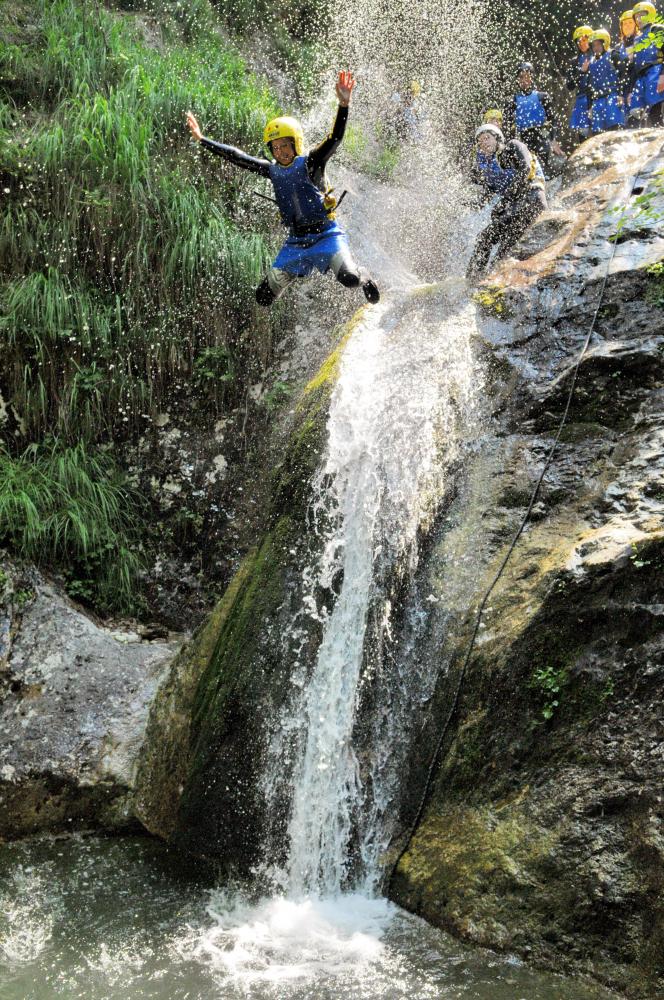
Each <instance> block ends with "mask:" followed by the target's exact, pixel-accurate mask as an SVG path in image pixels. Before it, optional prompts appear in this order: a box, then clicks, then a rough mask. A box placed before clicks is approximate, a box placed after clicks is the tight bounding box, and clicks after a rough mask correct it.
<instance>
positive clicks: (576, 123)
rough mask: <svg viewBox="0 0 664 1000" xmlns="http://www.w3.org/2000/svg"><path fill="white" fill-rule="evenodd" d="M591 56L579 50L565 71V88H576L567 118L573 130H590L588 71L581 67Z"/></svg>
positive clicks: (586, 131)
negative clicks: (572, 104) (574, 98)
mask: <svg viewBox="0 0 664 1000" xmlns="http://www.w3.org/2000/svg"><path fill="white" fill-rule="evenodd" d="M590 58H592V55H591V53H590V52H579V53H578V54H577V55H576V56H575V57H574V59H573V61H572V64H571V66H570V67H569V69H568V71H567V77H566V80H567V89H568V90H576V92H577V97H576V101H575V102H574V107H573V108H572V114H571V115H570V119H569V127H570V128H571V129H573V131H575V132H585V133H588V132H589V131H590V95H589V81H588V73H587V72H586V73H584V72H582V70H581V67H582V66H583V64H584V63H585V61H586V60H587V59H590Z"/></svg>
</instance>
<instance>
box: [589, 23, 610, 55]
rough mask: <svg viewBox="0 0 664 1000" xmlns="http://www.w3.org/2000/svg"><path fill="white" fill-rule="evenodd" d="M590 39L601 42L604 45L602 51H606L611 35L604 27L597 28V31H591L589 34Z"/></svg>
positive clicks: (608, 47)
mask: <svg viewBox="0 0 664 1000" xmlns="http://www.w3.org/2000/svg"><path fill="white" fill-rule="evenodd" d="M590 41H591V43H592V42H601V43H602V45H603V46H604V51H605V52H607V51H608V49H610V48H611V35H610V34H609V33H608V31H607V30H606V28H598V29H597V31H593V33H592V35H591V36H590Z"/></svg>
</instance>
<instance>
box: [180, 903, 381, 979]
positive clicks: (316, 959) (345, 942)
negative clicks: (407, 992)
mask: <svg viewBox="0 0 664 1000" xmlns="http://www.w3.org/2000/svg"><path fill="white" fill-rule="evenodd" d="M208 912H209V915H210V917H211V918H212V920H213V924H212V926H211V927H209V928H208V929H207V930H204V931H202V932H196V933H194V935H193V938H192V939H190V940H189V941H188V942H187V948H186V950H187V951H188V952H189V954H193V955H194V956H195V957H196V958H198V959H203V960H207V961H209V962H210V963H211V965H212V966H213V968H215V969H216V970H218V971H219V972H222V973H223V976H224V978H229V979H231V980H232V981H233V982H234V983H236V984H241V985H243V986H244V987H245V988H246V987H250V986H252V985H254V984H256V983H265V984H268V985H277V984H281V983H295V982H297V983H301V984H303V983H312V982H316V981H318V980H320V979H324V980H326V981H329V980H334V979H338V978H347V977H348V976H349V975H352V976H361V975H362V973H363V971H364V970H366V968H367V967H368V966H369V965H371V964H373V963H376V962H377V961H379V960H380V959H381V958H382V957H383V956H384V946H383V944H382V938H383V937H384V935H385V932H386V930H387V928H388V926H389V924H390V922H391V919H392V916H393V913H394V907H393V906H392V905H391V904H390V903H388V902H387V901H386V900H384V899H369V898H367V897H366V896H363V895H359V894H354V893H352V894H347V895H340V896H336V897H328V898H320V897H316V896H309V897H306V898H302V899H287V898H285V897H274V898H271V899H263V900H261V901H260V902H258V903H255V904H250V903H248V902H246V901H243V900H242V898H241V897H239V896H237V895H230V896H229V895H227V894H225V893H223V892H219V893H215V894H214V896H213V898H212V900H211V902H210V905H209V908H208Z"/></svg>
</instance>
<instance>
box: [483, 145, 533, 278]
mask: <svg viewBox="0 0 664 1000" xmlns="http://www.w3.org/2000/svg"><path fill="white" fill-rule="evenodd" d="M475 137H476V139H477V145H478V148H479V151H480V152H481V153H483V154H484V155H485V156H489V157H495V159H496V162H497V164H498V166H499V167H500V168H501V170H503V171H505V170H509V171H511V179H510V183H509V185H508V186H507V188H506V189H505V190H504V191H503V193H502V195H501V198H500V200H499V202H498V204H497V205H496V207H495V208H494V209H493V211H492V213H491V222H490V223H489V225H488V226H487V227H486V229H485V230H484V231H483V232H482V233H480V235H479V237H478V240H477V243H476V244H475V249H474V250H473V255H472V257H471V259H470V263H469V265H468V269H467V271H466V278H467V279H468V281H471V282H472V281H475V280H476V279H478V278H479V277H481V275H482V274H483V272H484V271H485V270H486V267H487V264H488V263H489V258H490V257H491V252H492V250H493V249H494V247H495V248H496V249H497V253H496V259H500V258H501V257H505V256H506V255H507V254H508V253H509V251H510V250H511V249H512V247H513V246H514V245H515V243H517V242H518V240H519V239H520V238H521V236H523V234H524V232H525V231H526V229H527V228H528V226H529V225H530V224H531V223H532V222H534V221H535V219H536V218H537V216H538V215H539V214H540V212H543V211H544V210H545V209H546V208H547V207H548V206H547V201H546V184H545V180H544V171H543V170H542V166H541V164H540V162H539V160H538V159H537V157H536V156H535V154H534V153H531V151H530V150H529V149H528V147H527V146H526V145H525V143H523V142H520V141H519V140H518V139H512V140H511V141H510V142H508V143H505V137H504V135H503V133H502V132H501V130H500V129H499V128H498V127H497V126H496V125H482V126H480V128H478V130H477V132H476V133H475Z"/></svg>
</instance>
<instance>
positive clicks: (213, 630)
mask: <svg viewBox="0 0 664 1000" xmlns="http://www.w3.org/2000/svg"><path fill="white" fill-rule="evenodd" d="M350 328H351V325H349V326H348V328H346V329H344V328H342V329H341V330H340V331H339V338H338V339H339V342H338V344H337V348H336V350H335V351H334V352H333V353H332V354H331V355H330V357H329V358H328V360H327V361H326V362H325V363H324V364H323V366H322V367H321V369H320V371H319V372H318V374H317V375H316V376H315V377H314V378H313V379H312V380H311V381H310V382H309V384H308V385H307V386H306V387H305V389H304V392H303V394H302V397H301V399H300V401H299V404H298V406H297V408H296V410H295V414H294V419H293V427H292V430H291V434H290V439H289V441H288V444H287V447H286V449H285V458H284V460H283V462H282V463H281V464H280V465H279V466H278V467H277V468H276V469H275V470H274V472H273V474H272V479H271V482H270V484H269V495H270V503H269V509H268V510H267V512H266V517H265V534H264V535H263V537H262V538H261V539H259V540H258V541H257V543H256V545H255V546H254V547H253V548H252V549H251V550H250V551H249V553H248V554H247V555H246V557H245V559H244V560H243V562H242V564H241V565H240V567H239V569H238V571H237V573H236V574H235V576H234V578H233V580H232V582H231V584H230V586H229V587H228V590H227V591H226V593H225V594H224V597H223V598H222V600H221V601H220V602H219V604H218V605H217V607H216V608H215V610H214V611H213V613H212V615H211V616H210V618H209V619H208V621H207V622H206V624H205V625H204V626H203V628H202V629H200V630H199V632H198V634H197V635H196V636H195V637H194V639H193V640H192V642H191V643H190V644H189V645H188V646H187V647H186V648H185V649H183V651H182V653H181V655H180V656H179V657H178V658H177V659H176V661H175V662H174V664H173V667H172V669H171V671H170V673H169V677H168V680H167V681H166V683H165V684H164V685H163V686H162V688H161V689H160V691H159V694H158V697H157V698H156V700H155V703H154V705H153V708H152V711H151V714H150V722H149V727H148V733H147V740H146V745H145V750H144V753H143V755H142V759H141V765H140V769H139V774H138V781H137V789H136V795H135V804H134V808H135V810H136V814H137V816H138V817H139V819H140V820H141V822H142V823H143V825H144V826H145V827H146V828H147V829H148V830H150V831H152V832H154V833H157V834H159V835H160V836H165V837H168V838H169V839H171V840H172V841H173V842H174V843H176V844H177V845H178V846H180V847H182V848H184V849H185V850H187V851H191V852H193V853H195V854H197V855H204V856H214V857H217V858H223V859H224V860H225V861H226V862H227V863H228V862H230V863H232V864H234V865H236V866H238V867H239V868H240V869H242V870H244V871H245V872H246V871H248V870H249V869H250V868H251V866H252V865H253V864H255V863H256V861H257V860H258V858H259V857H260V855H261V850H262V846H261V845H262V843H263V838H264V836H265V829H266V823H267V817H266V816H265V803H264V800H263V797H262V795H260V794H259V793H258V792H257V783H258V779H259V777H260V774H261V769H262V765H263V762H264V757H265V752H266V749H267V743H268V741H269V725H268V723H269V720H270V719H273V718H274V716H275V713H276V712H277V711H278V708H279V706H280V705H281V704H282V702H283V700H284V699H285V698H286V697H287V694H288V691H289V684H288V683H287V682H288V677H289V670H290V667H291V665H292V663H293V660H294V658H295V653H294V651H293V650H292V649H290V648H289V645H288V642H287V641H286V640H285V639H284V636H285V635H286V633H287V631H288V629H287V626H288V625H289V624H290V623H291V622H292V621H293V620H294V618H295V616H296V614H297V612H298V610H299V609H300V607H301V603H302V574H301V569H300V567H301V566H302V565H303V564H305V561H306V556H307V551H308V547H309V546H310V545H311V544H312V543H313V544H316V539H315V538H312V532H311V531H310V530H308V528H307V525H306V512H307V506H308V503H309V500H310V496H311V480H312V478H313V476H314V474H315V473H316V470H317V469H318V465H319V463H320V459H321V454H322V451H323V448H324V444H325V431H326V418H327V412H328V404H329V398H330V394H331V391H332V388H333V386H334V383H335V379H336V373H337V365H338V359H339V356H340V352H341V350H342V347H343V343H344V338H345V336H347V335H348V334H349V332H350ZM311 631H312V634H311V635H309V636H308V637H307V638H304V637H303V636H300V638H299V639H298V641H299V642H301V643H303V646H307V645H309V646H310V647H311V649H312V650H315V648H316V646H317V644H318V642H319V641H320V634H319V631H318V632H317V633H316V634H313V632H314V631H315V630H314V629H312V630H311ZM270 822H271V823H274V817H270ZM277 825H278V823H277Z"/></svg>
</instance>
